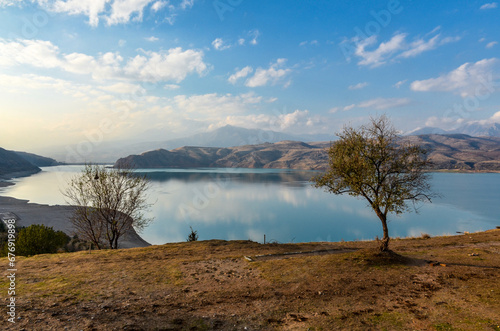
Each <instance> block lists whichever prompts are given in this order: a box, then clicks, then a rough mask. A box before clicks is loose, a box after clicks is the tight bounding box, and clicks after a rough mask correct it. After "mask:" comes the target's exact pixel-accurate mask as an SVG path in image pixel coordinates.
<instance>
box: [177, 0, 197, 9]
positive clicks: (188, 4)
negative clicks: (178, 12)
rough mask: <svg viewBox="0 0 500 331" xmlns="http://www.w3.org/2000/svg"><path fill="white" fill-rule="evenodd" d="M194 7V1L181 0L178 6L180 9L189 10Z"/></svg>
mask: <svg viewBox="0 0 500 331" xmlns="http://www.w3.org/2000/svg"><path fill="white" fill-rule="evenodd" d="M193 5H194V0H182V2H181V4H180V8H181V9H187V8H191V7H193Z"/></svg>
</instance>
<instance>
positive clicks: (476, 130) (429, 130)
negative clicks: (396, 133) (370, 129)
mask: <svg viewBox="0 0 500 331" xmlns="http://www.w3.org/2000/svg"><path fill="white" fill-rule="evenodd" d="M457 133H458V134H466V135H469V136H473V137H500V124H499V123H485V124H481V123H478V122H472V123H468V124H464V125H462V126H461V127H459V128H457V129H454V130H443V129H440V128H435V127H424V128H419V129H415V130H413V131H410V132H407V133H406V135H412V136H416V135H423V134H457Z"/></svg>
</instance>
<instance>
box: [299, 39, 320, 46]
mask: <svg viewBox="0 0 500 331" xmlns="http://www.w3.org/2000/svg"><path fill="white" fill-rule="evenodd" d="M306 45H311V46H318V45H319V42H318V41H317V40H311V41H303V42H301V43H300V44H299V46H306Z"/></svg>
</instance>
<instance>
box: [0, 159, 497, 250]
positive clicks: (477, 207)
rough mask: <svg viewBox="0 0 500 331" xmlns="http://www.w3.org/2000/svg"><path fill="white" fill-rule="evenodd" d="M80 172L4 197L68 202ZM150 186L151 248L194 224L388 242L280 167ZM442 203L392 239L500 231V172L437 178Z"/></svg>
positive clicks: (205, 232) (344, 205)
mask: <svg viewBox="0 0 500 331" xmlns="http://www.w3.org/2000/svg"><path fill="white" fill-rule="evenodd" d="M81 168H82V167H81V166H59V167H46V168H43V171H42V172H41V173H38V174H36V175H33V176H30V177H26V178H21V179H17V180H15V182H16V185H15V186H10V187H7V188H3V189H0V194H1V195H8V196H13V197H15V198H19V199H27V200H30V201H31V202H35V203H44V204H65V200H64V196H63V195H62V194H61V190H64V188H65V186H66V183H67V182H68V180H69V178H70V177H72V176H75V175H76V174H78V173H79V172H80V170H81ZM138 171H139V172H142V173H145V174H147V176H148V177H149V178H150V179H151V181H152V186H151V189H150V191H149V201H150V202H151V203H152V204H153V206H152V208H151V210H150V211H149V212H148V213H147V215H148V216H150V217H154V218H155V221H154V223H152V224H151V225H150V226H149V227H148V228H147V229H145V230H144V231H143V233H142V234H141V235H142V237H143V238H144V239H145V240H147V241H148V242H150V243H152V244H163V243H166V242H177V241H184V240H185V239H186V237H187V236H188V234H189V232H190V228H189V227H190V226H192V227H193V229H194V230H196V231H198V234H199V237H200V240H206V239H251V240H255V241H260V242H262V241H263V236H264V234H265V235H266V238H267V240H276V241H278V242H306V241H340V240H342V239H343V240H363V239H373V238H374V237H375V236H377V235H378V236H379V237H381V236H382V230H381V225H380V221H379V220H378V218H377V217H376V216H375V214H374V213H373V212H372V211H371V209H370V208H368V207H367V204H366V202H364V201H363V200H359V199H356V198H353V197H350V196H335V195H332V194H329V193H326V192H324V191H323V190H321V189H316V188H314V187H312V186H311V184H310V182H309V179H310V178H311V177H312V176H313V175H315V174H316V173H314V172H307V171H291V170H281V169H155V170H149V169H148V170H138ZM432 185H433V189H434V191H435V192H438V193H440V194H441V195H442V198H437V199H434V201H433V203H432V204H423V205H421V206H420V208H419V213H418V214H416V213H414V212H412V213H407V214H404V215H401V216H394V215H391V216H390V224H389V231H390V235H391V236H392V237H398V236H399V237H406V236H419V235H420V234H421V233H428V234H430V235H441V234H455V233H456V232H457V231H460V232H463V231H471V232H472V231H480V230H487V229H492V228H495V226H498V225H500V174H456V173H436V174H433V175H432Z"/></svg>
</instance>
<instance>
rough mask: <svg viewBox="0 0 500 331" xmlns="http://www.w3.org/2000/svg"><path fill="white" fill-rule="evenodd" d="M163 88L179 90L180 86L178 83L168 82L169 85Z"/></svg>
mask: <svg viewBox="0 0 500 331" xmlns="http://www.w3.org/2000/svg"><path fill="white" fill-rule="evenodd" d="M163 88H164V89H165V90H177V89H179V88H180V86H179V85H177V84H167V85H165V86H163Z"/></svg>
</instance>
